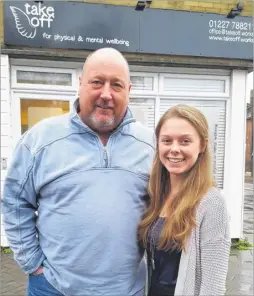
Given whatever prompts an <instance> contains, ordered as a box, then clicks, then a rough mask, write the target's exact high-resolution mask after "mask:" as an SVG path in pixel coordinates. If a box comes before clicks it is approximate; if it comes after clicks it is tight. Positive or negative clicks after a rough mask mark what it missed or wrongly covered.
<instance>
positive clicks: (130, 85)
mask: <svg viewBox="0 0 254 296" xmlns="http://www.w3.org/2000/svg"><path fill="white" fill-rule="evenodd" d="M131 87H132V83H130V84H129V92H130V91H131Z"/></svg>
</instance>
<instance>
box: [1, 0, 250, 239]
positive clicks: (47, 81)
mask: <svg viewBox="0 0 254 296" xmlns="http://www.w3.org/2000/svg"><path fill="white" fill-rule="evenodd" d="M44 3H45V2H44ZM69 15H75V18H73V19H71V20H69V21H68V22H67V21H66V20H67V19H68V16H69ZM4 21H5V33H4V42H5V47H4V50H3V53H2V55H1V107H2V108H1V118H2V120H1V140H2V141H1V182H3V181H4V178H5V174H6V170H7V169H8V164H9V163H10V161H11V154H12V150H13V147H14V146H15V144H16V143H17V141H18V140H19V138H20V137H21V135H22V134H23V133H24V132H25V131H26V130H28V129H29V128H31V127H32V126H33V125H34V124H35V123H37V122H38V121H40V120H42V119H44V118H47V117H50V116H57V115H60V114H63V113H66V112H69V111H70V110H71V108H72V103H73V101H74V100H75V98H76V97H77V94H78V77H79V75H80V73H81V69H82V65H83V63H84V61H85V58H86V57H87V55H88V54H89V52H91V51H92V50H95V49H97V48H101V47H105V46H108V47H109V46H110V47H114V48H117V49H118V50H120V51H121V52H122V53H123V54H124V55H125V56H126V58H127V60H128V61H129V63H130V70H131V82H132V85H133V86H132V90H131V96H130V108H131V110H132V112H133V114H134V116H135V117H136V119H137V120H138V121H140V122H142V123H143V124H145V125H146V126H148V127H149V128H151V129H154V128H155V126H156V123H157V122H158V120H159V118H160V117H161V116H162V114H163V113H164V112H165V111H166V110H167V109H168V108H170V107H171V106H173V105H176V104H179V103H181V104H189V105H192V106H195V107H197V108H199V109H200V110H201V111H203V112H204V114H205V115H206V116H207V118H208V120H209V124H210V132H211V139H212V147H211V150H212V151H213V155H214V158H213V159H214V175H215V179H216V181H217V184H218V187H219V188H220V189H221V190H222V191H223V194H224V196H225V198H226V200H227V203H228V207H229V211H230V216H231V236H232V238H239V237H241V236H242V205H243V194H244V153H245V145H244V137H245V122H246V120H245V106H246V79H247V74H248V70H249V68H250V67H251V64H252V51H251V47H252V46H251V45H252V44H251V43H250V42H247V41H243V40H248V39H249V38H252V39H253V36H252V37H251V36H247V35H246V34H247V33H248V32H250V31H251V30H252V29H250V28H249V26H252V24H251V19H250V18H248V17H240V18H238V19H237V21H238V22H241V23H242V25H241V26H242V27H243V26H245V27H246V30H244V32H245V33H246V32H247V33H246V34H245V35H242V31H241V30H240V29H239V30H240V33H241V36H240V38H242V39H239V41H237V39H234V40H235V41H233V39H232V40H231V39H230V40H231V41H229V40H228V39H226V38H229V34H230V36H231V37H232V36H233V32H235V33H234V34H238V31H239V30H238V29H237V28H236V25H235V24H233V23H232V22H233V21H232V20H230V19H227V18H226V17H225V16H223V15H217V14H206V15H204V14H201V13H188V12H181V11H163V10H159V9H150V10H147V11H146V12H137V11H135V10H134V9H133V8H130V7H124V6H121V7H119V6H116V5H100V4H87V3H73V2H65V3H64V2H48V1H47V2H46V4H42V3H35V2H24V1H22V2H17V1H16V2H11V1H8V2H6V3H5V7H4ZM219 24H220V26H225V27H227V28H228V32H230V33H228V34H227V35H225V34H226V33H225V34H224V35H223V34H222V33H220V34H219V33H216V30H222V29H219V28H218V26H219ZM244 24H245V25H244ZM238 26H240V25H238ZM239 28H240V27H239ZM163 30H164V32H163ZM225 30H226V29H225ZM212 36H213V38H211V37H212ZM215 37H220V38H222V40H219V41H218V40H216V39H215ZM224 37H225V39H223V38H224ZM231 37H230V38H231ZM236 37H238V35H237V36H236V35H235V36H234V38H236ZM232 38H233V37H232ZM244 38H245V39H244ZM1 244H2V245H7V244H8V243H7V241H6V238H5V236H4V234H3V232H2V237H1Z"/></svg>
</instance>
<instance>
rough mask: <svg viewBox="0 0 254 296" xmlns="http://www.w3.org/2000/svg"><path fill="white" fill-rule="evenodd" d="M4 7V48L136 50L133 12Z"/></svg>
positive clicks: (51, 5)
mask: <svg viewBox="0 0 254 296" xmlns="http://www.w3.org/2000/svg"><path fill="white" fill-rule="evenodd" d="M4 4H5V6H4V19H5V21H4V22H5V24H4V40H5V44H10V45H11V44H12V45H25V46H35V47H45V48H69V49H91V50H94V49H97V48H101V47H105V46H110V47H114V48H116V49H118V50H120V51H124V52H136V51H138V50H139V15H138V13H135V11H134V10H133V8H129V7H125V8H124V9H123V8H122V7H121V6H115V5H96V4H87V3H77V2H67V1H66V2H61V1H57V2H48V1H43V3H35V2H34V1H29V2H26V1H6V2H5V3H4Z"/></svg>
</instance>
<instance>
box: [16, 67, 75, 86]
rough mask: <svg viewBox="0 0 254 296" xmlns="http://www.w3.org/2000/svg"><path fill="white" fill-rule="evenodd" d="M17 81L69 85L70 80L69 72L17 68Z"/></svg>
mask: <svg viewBox="0 0 254 296" xmlns="http://www.w3.org/2000/svg"><path fill="white" fill-rule="evenodd" d="M17 83H31V84H48V85H68V86H71V84H72V81H71V74H70V73H50V72H35V71H21V70H18V71H17Z"/></svg>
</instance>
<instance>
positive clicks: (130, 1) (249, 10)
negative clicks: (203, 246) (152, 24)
mask: <svg viewBox="0 0 254 296" xmlns="http://www.w3.org/2000/svg"><path fill="white" fill-rule="evenodd" d="M74 1H79V2H88V3H104V4H117V5H125V6H136V4H137V0H121V1H119V0H74ZM237 2H242V3H243V4H244V10H243V12H242V14H241V15H242V16H252V15H253V0H243V1H240V0H199V1H194V0H154V1H153V2H152V4H151V6H150V7H151V8H160V9H175V10H186V11H197V12H208V13H219V14H228V12H229V11H230V10H231V9H232V8H233V7H235V5H236V3H237Z"/></svg>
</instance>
